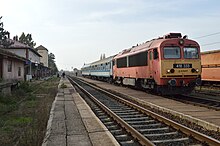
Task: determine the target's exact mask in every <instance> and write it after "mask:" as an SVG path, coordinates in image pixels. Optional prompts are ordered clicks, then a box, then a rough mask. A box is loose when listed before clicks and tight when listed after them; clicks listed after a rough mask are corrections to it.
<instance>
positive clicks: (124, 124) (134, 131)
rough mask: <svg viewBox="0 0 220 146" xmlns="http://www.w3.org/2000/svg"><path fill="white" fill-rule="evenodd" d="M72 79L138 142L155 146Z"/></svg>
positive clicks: (147, 145)
mask: <svg viewBox="0 0 220 146" xmlns="http://www.w3.org/2000/svg"><path fill="white" fill-rule="evenodd" d="M68 79H70V80H71V81H72V82H73V83H74V84H75V85H76V86H77V87H78V88H80V90H81V91H83V92H84V93H85V94H86V95H87V96H89V97H90V98H91V99H92V100H93V101H94V102H95V103H96V104H97V105H98V106H99V107H100V108H101V109H102V110H104V111H105V112H106V113H107V114H109V115H110V116H111V117H112V118H113V119H114V120H115V121H116V122H117V123H118V124H120V125H121V126H122V127H124V128H125V130H126V131H128V132H129V133H131V135H132V136H133V137H134V138H136V139H137V140H138V142H139V143H140V144H142V145H144V146H145V145H146V146H155V144H153V143H152V142H151V141H150V140H148V139H147V138H146V137H145V136H143V135H142V134H141V133H139V132H138V131H137V130H135V129H134V128H133V127H132V126H130V125H129V124H128V123H126V122H125V121H124V120H123V119H121V118H120V117H119V116H118V115H116V114H115V113H114V112H112V111H111V110H110V109H109V108H108V107H107V106H105V105H104V104H103V103H101V102H100V101H99V100H98V99H96V98H95V97H94V96H93V95H91V94H90V93H89V92H88V91H86V90H85V89H84V88H83V87H81V86H80V85H79V84H78V83H76V82H75V81H74V80H73V79H71V78H68Z"/></svg>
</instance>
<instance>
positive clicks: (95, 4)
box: [0, 0, 220, 70]
mask: <svg viewBox="0 0 220 146" xmlns="http://www.w3.org/2000/svg"><path fill="white" fill-rule="evenodd" d="M0 16H3V18H2V22H3V23H4V29H5V30H7V31H9V32H10V33H11V38H12V37H13V36H15V35H18V36H20V35H21V33H22V32H24V33H26V34H27V33H31V34H32V38H33V40H34V41H35V42H36V43H37V45H36V47H37V46H39V45H43V46H44V47H46V48H47V49H48V50H49V52H52V53H54V55H55V60H56V64H57V66H58V68H59V69H64V70H71V69H72V68H78V69H79V68H81V67H82V66H83V64H84V63H90V62H93V61H96V60H98V59H99V58H100V56H101V54H105V56H106V57H107V56H110V55H114V54H117V53H119V52H120V51H122V50H123V49H126V48H130V47H131V46H133V45H136V44H140V43H142V42H145V41H147V40H150V39H153V38H157V37H158V36H163V35H164V34H167V33H169V32H181V33H182V35H188V38H189V39H195V40H196V41H197V42H198V43H199V44H200V45H201V50H202V51H207V50H216V49H220V1H219V0H0ZM209 34H213V35H210V36H207V35H209ZM201 36H206V37H201ZM199 37H201V38H199Z"/></svg>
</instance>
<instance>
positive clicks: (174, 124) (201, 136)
mask: <svg viewBox="0 0 220 146" xmlns="http://www.w3.org/2000/svg"><path fill="white" fill-rule="evenodd" d="M81 81H82V80H81ZM82 82H84V83H85V84H87V85H89V86H91V87H93V88H95V89H97V90H99V91H101V92H103V93H105V94H107V95H110V96H111V97H113V98H114V99H116V100H118V101H121V102H122V103H124V104H126V105H128V106H130V107H133V108H135V109H137V110H139V111H141V112H142V113H145V114H147V115H150V116H152V117H154V118H156V119H158V120H159V121H161V122H164V123H165V124H167V125H170V126H172V127H173V128H175V129H177V130H180V131H182V132H183V133H185V134H187V135H188V136H192V137H194V138H195V139H197V140H199V141H201V142H204V143H207V144H209V145H210V146H218V145H220V141H218V140H216V139H214V138H212V137H210V136H207V135H205V134H202V133H199V132H197V131H195V130H193V129H190V128H188V127H186V126H184V125H181V124H179V123H177V122H175V121H172V120H170V119H168V118H165V117H163V116H161V115H159V114H156V113H154V112H152V111H150V110H147V109H145V108H143V107H141V106H139V105H137V104H135V103H132V102H130V101H128V100H125V99H123V98H121V97H119V96H117V95H114V94H112V93H110V92H108V91H105V90H104V89H101V88H99V87H97V86H94V85H92V84H89V83H87V82H85V81H82Z"/></svg>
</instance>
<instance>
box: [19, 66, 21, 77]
mask: <svg viewBox="0 0 220 146" xmlns="http://www.w3.org/2000/svg"><path fill="white" fill-rule="evenodd" d="M18 76H19V77H20V76H21V67H18Z"/></svg>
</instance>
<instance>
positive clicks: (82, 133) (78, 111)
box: [42, 78, 119, 146]
mask: <svg viewBox="0 0 220 146" xmlns="http://www.w3.org/2000/svg"><path fill="white" fill-rule="evenodd" d="M62 84H64V85H66V86H67V88H63V89H62V88H61V85H62ZM92 145H93V146H112V145H119V144H118V143H117V141H115V139H114V137H113V136H112V135H111V133H110V132H109V131H108V130H107V129H106V127H105V126H104V125H103V124H102V123H101V122H100V121H99V119H98V118H97V117H96V116H95V115H94V113H93V112H92V111H91V109H90V107H88V105H87V104H86V103H85V101H84V100H83V99H82V98H81V97H80V96H79V94H78V93H77V92H76V91H75V89H74V88H73V86H72V85H71V84H70V82H69V81H68V80H67V79H66V78H61V80H60V84H59V86H58V93H57V96H56V98H55V101H54V102H53V106H52V109H51V112H50V118H49V121H48V125H47V133H46V136H45V138H44V142H43V144H42V146H92Z"/></svg>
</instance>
